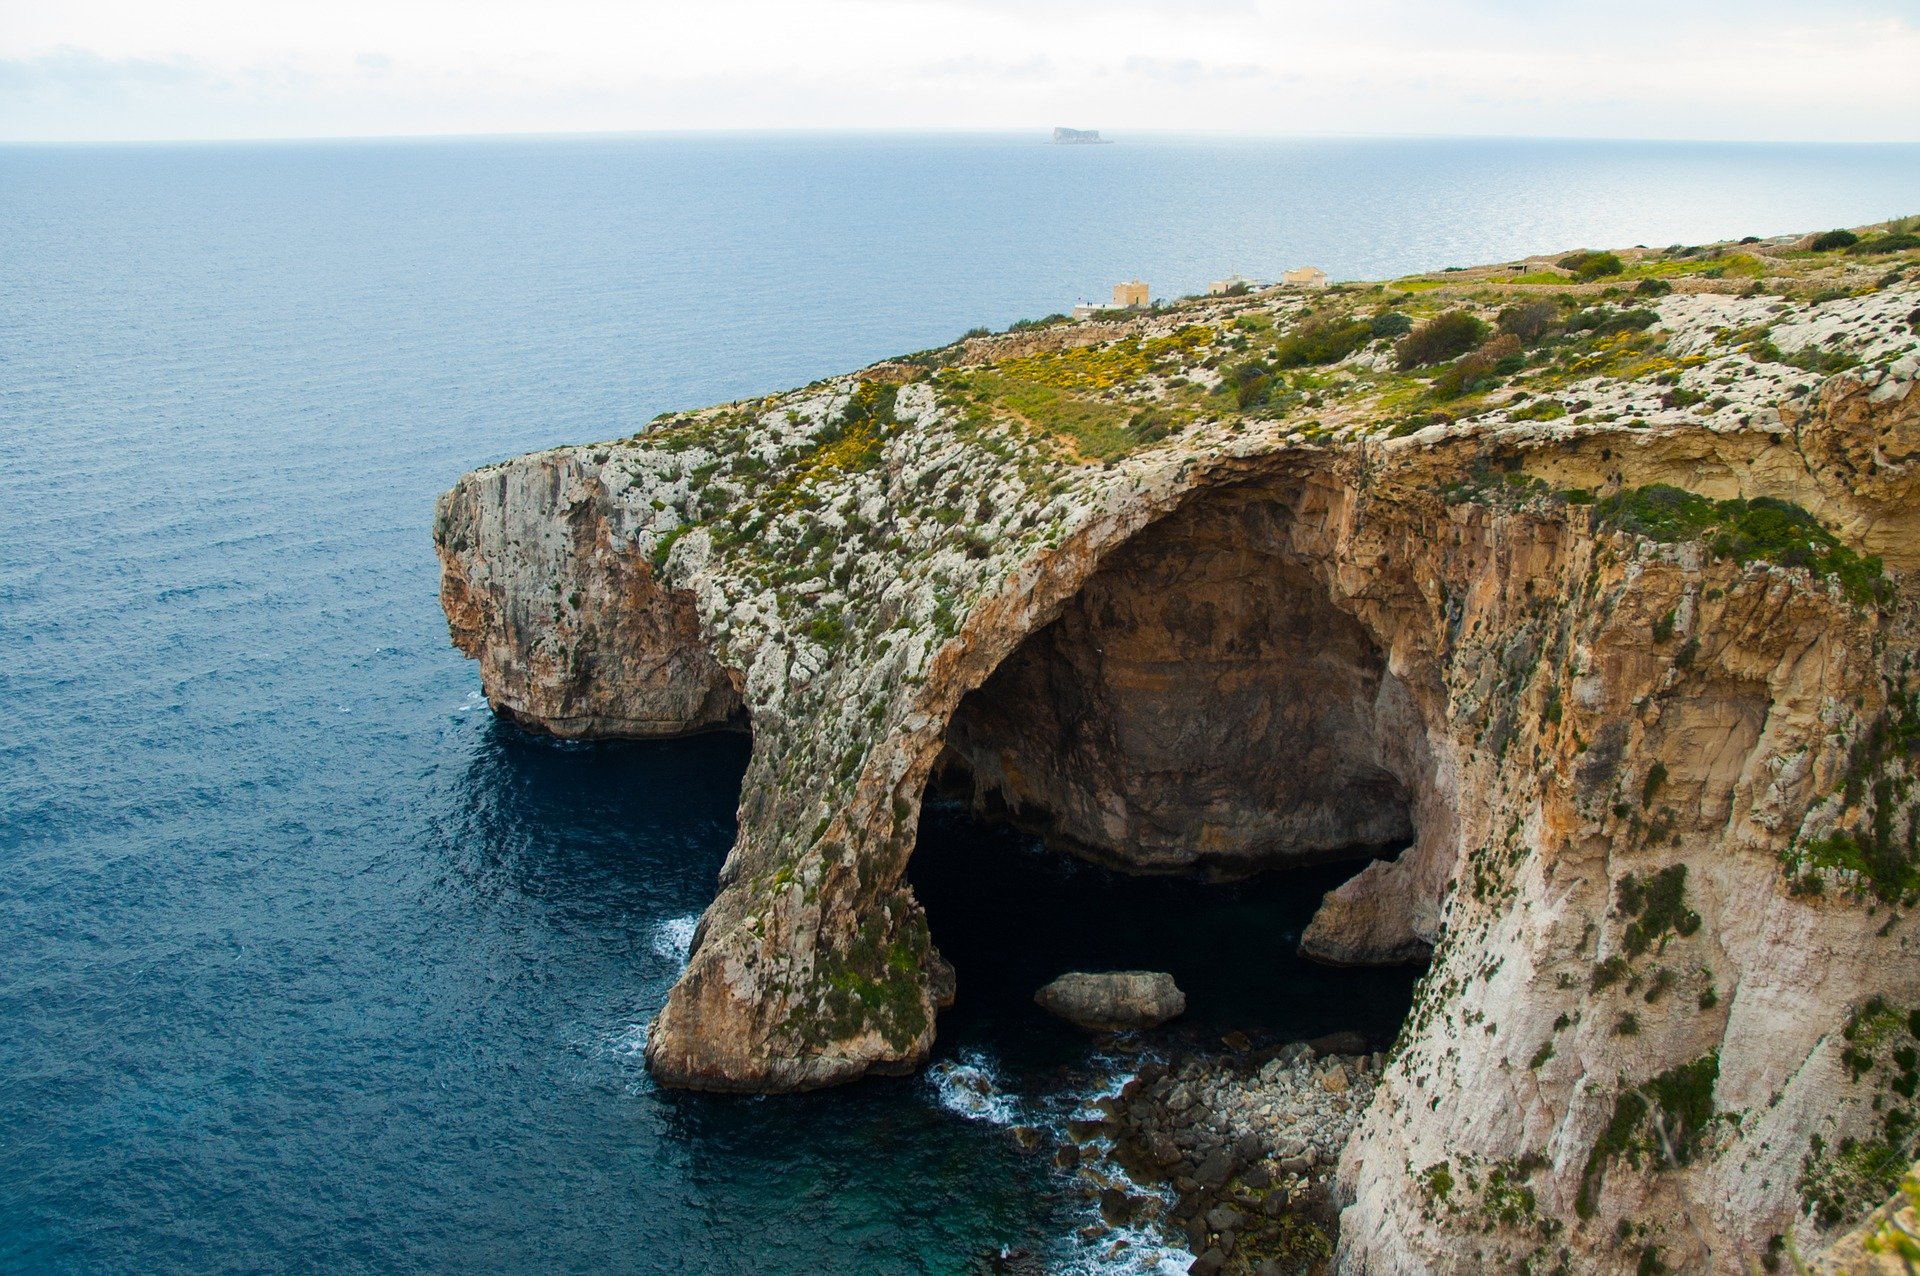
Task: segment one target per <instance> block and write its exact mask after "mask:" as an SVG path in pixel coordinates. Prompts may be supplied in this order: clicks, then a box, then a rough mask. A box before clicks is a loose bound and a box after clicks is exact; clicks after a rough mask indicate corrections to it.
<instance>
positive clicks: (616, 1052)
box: [607, 1023, 647, 1061]
mask: <svg viewBox="0 0 1920 1276" xmlns="http://www.w3.org/2000/svg"><path fill="white" fill-rule="evenodd" d="M607 1050H608V1052H609V1053H610V1054H612V1055H613V1056H614V1057H615V1058H618V1059H630V1060H634V1061H638V1060H640V1059H642V1058H644V1057H645V1056H646V1053H647V1025H646V1024H644V1023H630V1024H628V1025H627V1026H626V1027H625V1028H624V1029H622V1030H621V1031H620V1032H618V1033H616V1034H614V1037H613V1039H612V1040H611V1041H609V1042H607Z"/></svg>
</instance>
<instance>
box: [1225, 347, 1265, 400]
mask: <svg viewBox="0 0 1920 1276" xmlns="http://www.w3.org/2000/svg"><path fill="white" fill-rule="evenodd" d="M1221 388H1222V389H1223V390H1225V391H1226V392H1227V393H1228V394H1230V395H1232V396H1233V406H1234V407H1236V408H1238V409H1240V411H1242V412H1248V411H1251V410H1252V409H1254V408H1257V407H1261V406H1263V405H1264V404H1265V403H1266V402H1267V400H1268V399H1269V398H1270V397H1272V394H1273V370H1272V369H1271V368H1269V367H1268V366H1267V365H1266V364H1264V363H1262V362H1260V361H1259V360H1258V359H1252V360H1249V361H1247V362H1246V363H1239V364H1235V365H1234V366H1233V367H1231V368H1228V369H1227V372H1226V375H1225V376H1224V377H1222V378H1221Z"/></svg>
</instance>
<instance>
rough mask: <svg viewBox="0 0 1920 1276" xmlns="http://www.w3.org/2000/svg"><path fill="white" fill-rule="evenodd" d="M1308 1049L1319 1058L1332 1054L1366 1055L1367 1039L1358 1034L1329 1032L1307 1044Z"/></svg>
mask: <svg viewBox="0 0 1920 1276" xmlns="http://www.w3.org/2000/svg"><path fill="white" fill-rule="evenodd" d="M1307 1049H1309V1050H1311V1051H1313V1053H1314V1055H1315V1056H1316V1057H1319V1058H1325V1057H1326V1056H1327V1055H1330V1054H1365V1053H1366V1052H1367V1039H1366V1038H1365V1037H1363V1036H1361V1035H1360V1034H1359V1033H1357V1032H1329V1033H1328V1034H1327V1035H1326V1036H1324V1037H1315V1038H1314V1039H1313V1040H1312V1041H1309V1042H1308V1043H1307Z"/></svg>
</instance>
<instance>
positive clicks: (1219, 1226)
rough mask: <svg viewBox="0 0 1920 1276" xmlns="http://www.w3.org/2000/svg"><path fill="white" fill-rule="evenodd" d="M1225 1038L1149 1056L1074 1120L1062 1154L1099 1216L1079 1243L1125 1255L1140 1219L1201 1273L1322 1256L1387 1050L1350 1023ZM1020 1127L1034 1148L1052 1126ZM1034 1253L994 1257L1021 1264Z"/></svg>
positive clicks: (1306, 1263)
mask: <svg viewBox="0 0 1920 1276" xmlns="http://www.w3.org/2000/svg"><path fill="white" fill-rule="evenodd" d="M1225 1045H1226V1049H1224V1050H1203V1051H1194V1052H1190V1053H1180V1054H1176V1055H1174V1056H1173V1057H1171V1058H1169V1059H1167V1060H1164V1061H1162V1060H1152V1061H1149V1062H1147V1063H1145V1064H1143V1065H1141V1066H1140V1068H1139V1069H1138V1070H1137V1071H1136V1072H1135V1073H1134V1074H1133V1075H1132V1077H1131V1078H1129V1079H1128V1080H1127V1081H1126V1082H1125V1083H1124V1084H1123V1085H1122V1086H1120V1088H1119V1089H1118V1091H1117V1092H1116V1093H1112V1094H1107V1095H1104V1096H1101V1097H1099V1098H1096V1099H1093V1100H1091V1101H1090V1102H1089V1103H1088V1104H1087V1105H1086V1107H1085V1108H1084V1109H1083V1113H1084V1115H1085V1116H1086V1118H1087V1119H1078V1120H1070V1121H1068V1122H1067V1123H1066V1126H1065V1130H1064V1135H1065V1137H1064V1139H1063V1140H1062V1141H1061V1143H1060V1144H1059V1146H1058V1147H1057V1148H1056V1150H1055V1152H1054V1161H1055V1164H1057V1165H1059V1166H1060V1167H1061V1168H1062V1169H1064V1170H1070V1171H1074V1172H1076V1174H1077V1176H1078V1187H1079V1190H1080V1191H1081V1192H1082V1193H1084V1194H1085V1195H1086V1196H1087V1197H1088V1198H1089V1200H1090V1202H1091V1203H1094V1204H1096V1205H1097V1208H1098V1211H1099V1216H1100V1222H1098V1223H1089V1225H1088V1226H1087V1227H1085V1228H1083V1229H1082V1230H1081V1232H1080V1235H1079V1238H1078V1239H1079V1241H1080V1242H1081V1244H1082V1245H1083V1247H1086V1248H1089V1249H1092V1250H1094V1251H1096V1252H1099V1253H1101V1254H1102V1256H1103V1257H1104V1258H1106V1259H1108V1260H1118V1259H1121V1258H1123V1257H1124V1256H1125V1255H1126V1253H1127V1251H1128V1250H1129V1249H1137V1248H1138V1246H1137V1244H1136V1243H1135V1240H1134V1239H1133V1237H1134V1236H1136V1235H1137V1234H1138V1233H1139V1232H1142V1231H1145V1232H1147V1233H1149V1234H1154V1235H1158V1236H1159V1237H1161V1238H1163V1239H1164V1243H1165V1244H1166V1245H1167V1246H1169V1247H1170V1248H1174V1249H1177V1250H1180V1251H1184V1255H1183V1257H1182V1259H1181V1265H1182V1266H1183V1267H1185V1269H1186V1270H1187V1271H1189V1272H1192V1273H1196V1274H1198V1276H1215V1274H1216V1273H1228V1274H1234V1273H1249V1274H1252V1276H1310V1274H1312V1273H1318V1272H1321V1271H1324V1270H1326V1269H1327V1266H1328V1264H1329V1263H1330V1261H1331V1259H1332V1257H1333V1252H1334V1246H1335V1243H1336V1242H1337V1240H1338V1231H1339V1204H1338V1202H1337V1201H1336V1199H1335V1193H1334V1174H1335V1168H1336V1167H1337V1166H1338V1164H1339V1161H1340V1155H1341V1152H1342V1151H1343V1150H1344V1148H1345V1147H1346V1144H1347V1141H1348V1139H1349V1138H1351V1137H1352V1135H1353V1132H1354V1131H1355V1129H1356V1128H1358V1126H1359V1123H1360V1117H1361V1114H1362V1113H1363V1112H1364V1111H1365V1110H1366V1106H1367V1102H1368V1100H1369V1099H1370V1098H1371V1097H1372V1094H1373V1087H1374V1084H1375V1083H1376V1082H1377V1080H1378V1079H1379V1077H1380V1073H1381V1070H1382V1067H1383V1064H1384V1059H1383V1056H1381V1055H1380V1054H1377V1053H1368V1052H1367V1051H1366V1045H1367V1043H1366V1042H1365V1041H1364V1040H1363V1039H1361V1038H1360V1037H1359V1036H1357V1034H1353V1033H1336V1034H1333V1035H1331V1036H1328V1037H1322V1038H1318V1039H1316V1040H1314V1041H1312V1042H1293V1043H1288V1044H1285V1045H1268V1046H1259V1047H1256V1046H1255V1045H1254V1044H1253V1043H1252V1042H1251V1041H1248V1040H1247V1039H1246V1038H1245V1037H1243V1036H1241V1035H1240V1034H1237V1033H1234V1034H1229V1035H1228V1037H1227V1038H1226V1040H1225ZM1014 1136H1015V1137H1016V1138H1018V1139H1020V1140H1021V1141H1022V1142H1023V1143H1027V1144H1028V1145H1030V1146H1035V1147H1037V1146H1039V1145H1040V1143H1041V1141H1042V1139H1043V1137H1044V1136H1043V1135H1042V1134H1041V1132H1040V1131H1039V1130H1037V1129H1035V1128H1033V1127H1029V1126H1019V1127H1015V1130H1014ZM1027 1259H1028V1256H1026V1255H1020V1254H1012V1253H1009V1254H1006V1255H1003V1256H1001V1257H1000V1258H999V1259H998V1260H997V1261H995V1262H993V1263H991V1264H989V1267H990V1269H991V1270H998V1271H1026V1270H1029V1264H1028V1262H1027V1261H1026V1260H1027ZM1160 1269H1161V1270H1165V1267H1164V1265H1162V1267H1161V1268H1160ZM1031 1270H1034V1271H1039V1270H1043V1269H1042V1268H1041V1267H1039V1266H1033V1267H1031Z"/></svg>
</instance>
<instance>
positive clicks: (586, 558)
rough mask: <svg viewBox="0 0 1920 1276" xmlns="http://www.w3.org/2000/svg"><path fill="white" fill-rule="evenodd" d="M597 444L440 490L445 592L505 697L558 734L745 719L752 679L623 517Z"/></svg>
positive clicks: (517, 717)
mask: <svg viewBox="0 0 1920 1276" xmlns="http://www.w3.org/2000/svg"><path fill="white" fill-rule="evenodd" d="M595 455H596V454H595V453H592V452H586V451H582V452H565V453H545V454H543V458H544V460H545V463H544V464H536V465H517V466H508V467H500V468H497V469H495V470H493V471H491V472H490V473H489V474H488V475H487V477H486V478H485V479H484V480H479V481H469V482H465V483H462V484H461V485H460V486H459V487H457V488H455V489H454V490H453V491H451V492H448V493H447V494H446V495H445V496H444V497H442V498H441V500H440V507H439V510H438V511H437V513H436V517H435V539H436V540H437V541H438V542H439V545H440V561H441V575H440V604H441V607H442V608H443V609H444V610H445V611H446V613H447V626H448V628H449V629H450V630H451V631H452V634H453V644H454V646H456V647H458V648H459V649H460V650H461V652H462V653H464V654H465V655H466V656H467V657H468V658H470V659H473V660H477V661H479V662H480V678H481V685H482V686H483V687H485V688H486V692H487V700H488V702H489V703H490V704H491V705H492V706H493V711H494V712H495V713H497V714H499V715H500V716H501V717H503V718H506V719H508V720H509V721H512V722H515V723H517V724H519V725H520V726H523V727H527V728H529V729H531V730H536V731H547V732H551V733H552V734H554V735H558V736H567V737H593V738H597V739H613V738H630V739H651V738H658V737H664V736H677V735H685V734H687V733H689V732H692V731H698V730H702V729H706V728H719V727H741V726H744V725H745V707H744V705H743V704H742V702H741V699H740V692H739V689H738V688H737V687H736V686H735V685H734V683H733V680H732V679H731V678H729V676H728V675H727V673H726V671H725V670H723V669H722V668H721V667H720V665H719V664H718V663H717V662H716V661H715V660H714V658H713V655H712V653H711V652H710V651H709V650H708V649H707V646H706V643H705V641H704V640H703V639H702V637H701V634H700V621H699V617H698V616H697V615H696V613H695V610H694V606H693V600H692V599H691V598H690V597H688V596H687V595H686V594H685V593H683V592H677V591H673V590H669V589H664V588H662V587H661V586H660V584H659V582H658V581H656V580H655V578H654V574H653V570H652V568H651V566H650V565H649V564H648V563H647V561H646V559H645V558H644V557H643V556H642V555H641V554H640V552H639V551H638V549H637V548H636V547H635V546H634V544H633V543H632V533H631V529H630V528H629V527H627V526H623V520H624V517H625V510H624V507H623V506H622V505H621V504H620V503H619V502H617V501H615V500H613V499H612V498H611V496H610V494H609V493H608V492H607V490H606V487H605V483H604V477H603V474H602V470H601V465H602V464H603V463H604V460H605V455H606V454H605V453H604V452H601V453H599V454H598V455H599V457H600V458H601V459H600V460H599V461H596V460H595V459H594V457H595Z"/></svg>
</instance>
